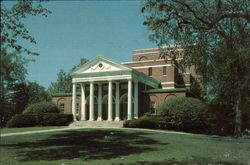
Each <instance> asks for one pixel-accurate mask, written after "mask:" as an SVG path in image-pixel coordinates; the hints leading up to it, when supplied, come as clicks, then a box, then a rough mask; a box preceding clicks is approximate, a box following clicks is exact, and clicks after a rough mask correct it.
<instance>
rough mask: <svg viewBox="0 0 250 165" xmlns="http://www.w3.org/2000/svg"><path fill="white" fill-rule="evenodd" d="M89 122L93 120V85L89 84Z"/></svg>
mask: <svg viewBox="0 0 250 165" xmlns="http://www.w3.org/2000/svg"><path fill="white" fill-rule="evenodd" d="M89 120H91V121H93V120H94V84H93V82H90V96H89Z"/></svg>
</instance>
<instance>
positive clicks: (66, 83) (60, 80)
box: [48, 58, 88, 94]
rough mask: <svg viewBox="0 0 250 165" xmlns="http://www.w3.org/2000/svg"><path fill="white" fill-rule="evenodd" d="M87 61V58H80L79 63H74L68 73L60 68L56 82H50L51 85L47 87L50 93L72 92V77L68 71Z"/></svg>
mask: <svg viewBox="0 0 250 165" xmlns="http://www.w3.org/2000/svg"><path fill="white" fill-rule="evenodd" d="M86 62H88V60H87V59H85V58H82V59H81V60H80V63H79V64H78V65H75V66H74V67H73V68H72V69H70V71H69V72H68V73H66V72H65V71H64V70H62V69H61V70H60V72H59V73H58V74H57V80H56V82H52V83H51V85H50V86H49V88H48V91H49V92H50V94H53V93H71V92H72V78H71V76H70V73H71V72H72V71H73V70H75V69H77V68H78V67H80V66H81V65H83V64H85V63H86Z"/></svg>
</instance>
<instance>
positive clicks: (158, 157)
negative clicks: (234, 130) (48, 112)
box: [0, 129, 250, 165]
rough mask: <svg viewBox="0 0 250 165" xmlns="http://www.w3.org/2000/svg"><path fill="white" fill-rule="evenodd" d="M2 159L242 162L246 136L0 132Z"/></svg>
mask: <svg viewBox="0 0 250 165" xmlns="http://www.w3.org/2000/svg"><path fill="white" fill-rule="evenodd" d="M0 147H1V163H0V164H1V165H2V164H3V165H15V164H18V165H19V164H20V165H29V164H34V165H62V164H64V165H75V164H76V165H78V164H79V165H82V164H88V165H91V164H96V165H106V164H107V165H108V164H112V165H115V164H119V165H163V164H166V165H173V164H176V165H192V164H196V165H203V164H204V165H205V164H206V165H208V164H210V165H215V164H216V165H219V164H220V165H247V164H248V163H249V159H250V139H247V138H245V139H238V140H237V139H232V138H230V137H218V136H204V135H185V134H174V133H167V132H166V133H161V132H153V131H146V130H126V129H77V130H67V131H59V132H49V133H39V134H30V135H16V136H9V137H2V138H1V146H0Z"/></svg>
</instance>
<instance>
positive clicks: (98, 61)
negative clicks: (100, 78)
mask: <svg viewBox="0 0 250 165" xmlns="http://www.w3.org/2000/svg"><path fill="white" fill-rule="evenodd" d="M128 70H132V69H131V68H129V67H127V66H125V65H122V64H120V63H117V62H114V61H112V60H110V59H107V58H105V57H96V58H94V59H93V60H91V61H89V62H88V63H86V64H84V65H82V66H80V67H79V68H77V69H76V70H74V71H73V72H72V73H71V75H81V74H82V75H84V74H91V73H93V74H95V73H103V72H115V71H128Z"/></svg>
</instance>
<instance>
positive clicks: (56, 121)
mask: <svg viewBox="0 0 250 165" xmlns="http://www.w3.org/2000/svg"><path fill="white" fill-rule="evenodd" d="M72 121H73V115H72V114H58V113H46V114H44V115H43V117H42V122H41V125H43V126H66V125H68V124H69V123H71V122H72Z"/></svg>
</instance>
